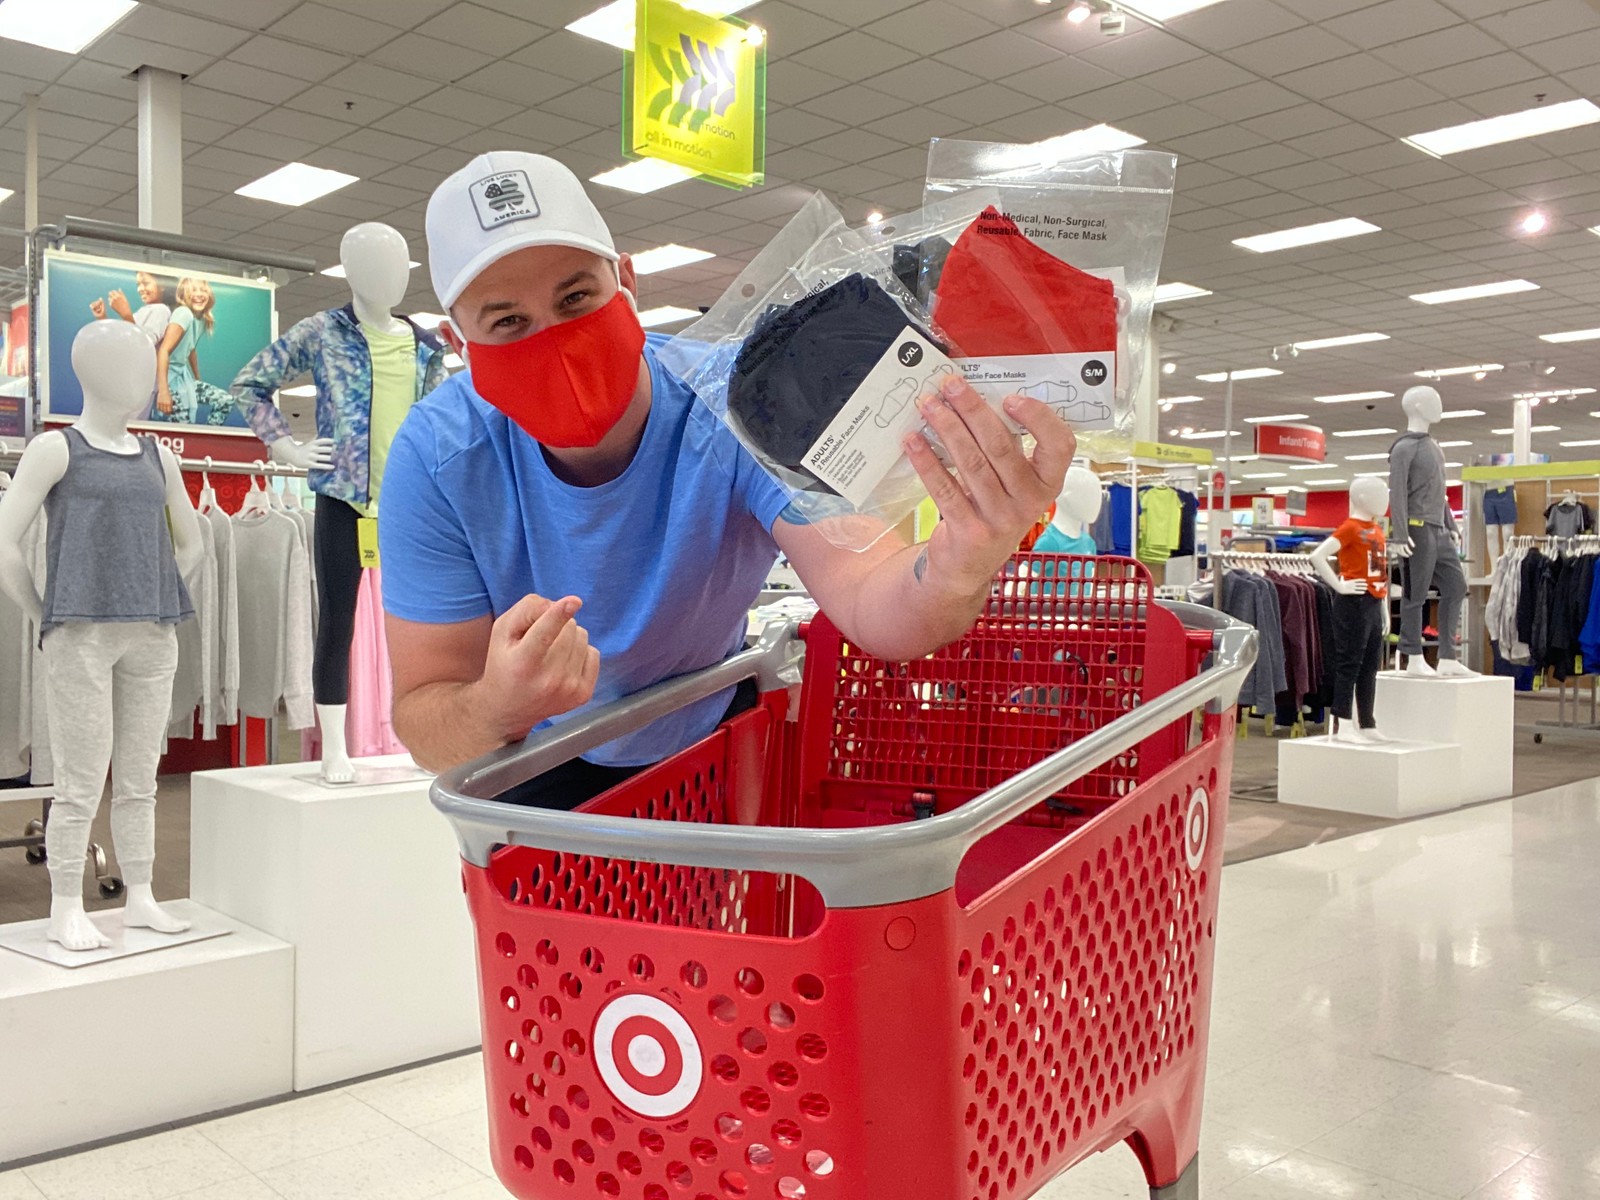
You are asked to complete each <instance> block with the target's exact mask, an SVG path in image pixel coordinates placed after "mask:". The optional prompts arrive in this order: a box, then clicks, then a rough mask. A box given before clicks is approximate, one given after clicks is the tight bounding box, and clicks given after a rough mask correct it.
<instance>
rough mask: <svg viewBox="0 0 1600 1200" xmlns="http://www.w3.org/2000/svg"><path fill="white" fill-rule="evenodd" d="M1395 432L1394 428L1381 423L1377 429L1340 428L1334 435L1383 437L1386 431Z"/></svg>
mask: <svg viewBox="0 0 1600 1200" xmlns="http://www.w3.org/2000/svg"><path fill="white" fill-rule="evenodd" d="M1393 432H1394V430H1392V429H1390V428H1388V427H1387V426H1383V425H1380V426H1378V427H1377V428H1375V429H1338V430H1335V431H1334V434H1333V436H1334V437H1381V436H1383V435H1384V434H1386V433H1393Z"/></svg>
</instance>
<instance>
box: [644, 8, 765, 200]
mask: <svg viewBox="0 0 1600 1200" xmlns="http://www.w3.org/2000/svg"><path fill="white" fill-rule="evenodd" d="M702 2H705V0H702ZM707 6H709V4H707ZM623 79H624V82H623V90H624V96H623V120H622V149H623V153H625V154H627V155H628V156H629V157H631V158H655V159H660V160H661V161H663V162H669V163H675V164H676V165H678V166H680V167H685V168H687V169H689V170H691V171H695V172H698V173H699V174H700V175H702V176H704V177H705V178H707V179H709V180H711V181H712V182H714V183H720V184H722V185H723V186H725V187H732V188H744V187H753V186H755V185H756V184H759V183H762V182H764V181H765V179H766V166H767V47H766V36H765V33H764V31H762V30H761V29H760V28H758V27H757V26H753V25H750V24H748V23H747V22H744V21H741V20H739V19H738V18H737V17H718V16H712V15H710V14H708V13H705V12H700V11H698V10H697V9H694V8H688V7H685V6H684V5H681V4H674V3H672V0H638V12H637V16H636V18H635V26H634V49H633V52H632V53H631V54H628V55H626V56H625V70H624V74H623Z"/></svg>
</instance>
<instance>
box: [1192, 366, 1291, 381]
mask: <svg viewBox="0 0 1600 1200" xmlns="http://www.w3.org/2000/svg"><path fill="white" fill-rule="evenodd" d="M1282 374H1283V372H1282V371H1280V370H1278V369H1277V368H1276V367H1251V368H1250V369H1249V370H1245V371H1235V372H1233V377H1234V378H1235V379H1266V378H1268V377H1269V376H1272V375H1282ZM1195 378H1196V379H1198V380H1199V381H1200V382H1201V383H1227V382H1228V372H1227V371H1213V372H1211V373H1210V374H1209V375H1196V376H1195Z"/></svg>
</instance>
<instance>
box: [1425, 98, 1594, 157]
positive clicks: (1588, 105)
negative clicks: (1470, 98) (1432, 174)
mask: <svg viewBox="0 0 1600 1200" xmlns="http://www.w3.org/2000/svg"><path fill="white" fill-rule="evenodd" d="M1597 121H1600V106H1596V105H1595V104H1594V102H1593V101H1590V100H1567V101H1564V102H1563V103H1561V104H1543V105H1540V106H1539V107H1538V108H1528V109H1524V110H1523V111H1521V112H1514V113H1506V114H1505V115H1504V116H1500V117H1487V118H1485V119H1484V120H1482V121H1468V122H1467V123H1466V124H1465V125H1451V126H1449V127H1448V128H1445V129H1435V130H1433V131H1432V132H1431V133H1414V134H1412V135H1411V136H1410V137H1408V138H1401V139H1400V140H1401V141H1403V142H1405V143H1406V145H1408V146H1415V147H1416V148H1417V149H1418V150H1421V151H1422V152H1423V153H1425V154H1431V155H1433V156H1434V157H1435V158H1443V157H1444V156H1445V155H1447V154H1460V153H1461V152H1462V151H1463V150H1478V149H1481V148H1482V147H1484V146H1498V145H1500V144H1501V143H1502V142H1515V141H1520V140H1521V139H1523V138H1530V137H1541V136H1543V135H1544V134H1547V133H1560V132H1561V131H1562V130H1563V129H1577V128H1578V127H1579V126H1582V125H1593V124H1595V123H1596V122H1597Z"/></svg>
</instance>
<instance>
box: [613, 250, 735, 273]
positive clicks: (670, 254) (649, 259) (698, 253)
mask: <svg viewBox="0 0 1600 1200" xmlns="http://www.w3.org/2000/svg"><path fill="white" fill-rule="evenodd" d="M715 257H716V255H715V254H713V253H711V251H709V250H696V249H695V248H694V247H693V246H680V245H678V244H677V243H676V242H673V243H671V244H670V245H666V246H657V247H656V248H655V249H654V250H642V251H640V252H639V253H638V254H635V255H634V256H633V270H634V273H635V274H638V275H655V274H657V273H658V272H661V271H671V270H675V269H676V268H678V267H686V266H688V265H689V264H690V263H697V262H705V260H706V259H708V258H715Z"/></svg>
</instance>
